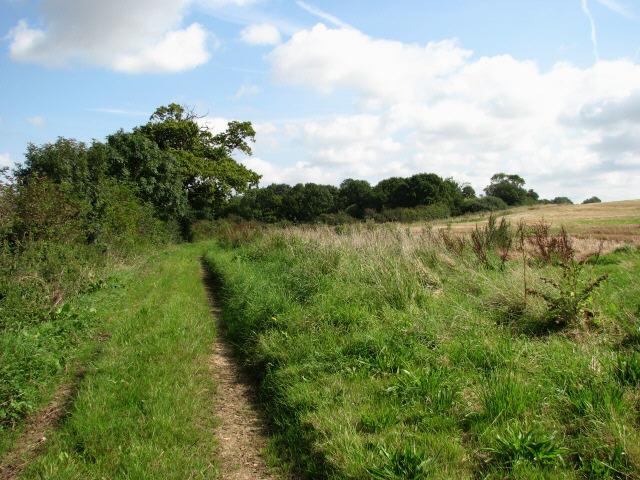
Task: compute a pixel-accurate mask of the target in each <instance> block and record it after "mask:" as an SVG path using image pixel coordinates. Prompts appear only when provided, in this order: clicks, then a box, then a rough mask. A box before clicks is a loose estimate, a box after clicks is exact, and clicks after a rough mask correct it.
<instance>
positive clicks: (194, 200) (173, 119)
mask: <svg viewBox="0 0 640 480" xmlns="http://www.w3.org/2000/svg"><path fill="white" fill-rule="evenodd" d="M197 118H198V117H197V116H196V115H195V114H193V113H192V112H188V111H186V110H185V108H184V107H182V106H181V105H178V104H175V103H171V104H169V105H168V106H163V107H160V108H158V109H156V111H155V112H154V113H153V115H151V117H150V118H149V122H148V123H147V124H145V125H142V126H140V127H137V128H136V129H134V131H135V132H136V133H140V134H142V135H145V136H146V137H147V138H149V139H151V140H153V141H154V142H155V143H156V144H157V145H158V147H159V148H160V149H162V150H164V151H167V152H169V153H171V154H172V155H173V156H174V157H175V158H176V159H177V163H178V165H179V167H180V172H181V174H182V181H183V188H184V190H185V191H186V192H187V195H188V201H189V204H190V206H191V208H192V209H193V210H196V211H199V212H200V214H201V215H204V216H208V215H210V214H211V213H215V212H216V211H219V210H220V209H221V208H222V207H223V206H224V205H225V204H226V203H227V202H228V201H229V199H230V198H231V197H232V196H233V195H236V194H242V193H244V192H247V191H249V190H250V189H251V188H253V187H256V186H257V185H258V182H259V180H260V175H258V174H257V173H256V172H254V171H252V170H249V169H248V168H246V167H245V166H244V165H242V164H240V163H238V162H237V161H236V160H234V159H233V158H232V157H231V155H232V154H233V152H235V151H236V150H239V151H241V152H243V153H245V154H247V155H251V153H252V151H251V147H250V145H249V142H253V141H255V130H254V129H253V127H252V126H251V122H236V121H234V122H229V124H228V126H227V130H226V131H224V132H222V133H219V134H217V135H213V134H212V133H211V132H210V131H209V130H207V129H206V128H201V127H200V126H199V125H198V124H197V122H196V120H197Z"/></svg>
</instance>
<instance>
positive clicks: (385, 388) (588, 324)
mask: <svg viewBox="0 0 640 480" xmlns="http://www.w3.org/2000/svg"><path fill="white" fill-rule="evenodd" d="M233 233H234V235H233V238H227V239H226V240H225V241H223V242H221V243H220V244H219V245H218V246H216V247H212V249H211V251H210V252H209V254H208V255H207V256H206V260H207V263H208V266H209V268H210V269H211V270H212V272H214V273H215V274H216V275H217V277H218V279H219V282H220V285H221V292H220V294H221V295H220V299H221V302H222V306H223V318H224V321H225V322H226V324H227V326H228V329H229V336H230V339H231V340H232V341H233V342H234V343H236V344H237V346H238V348H239V351H240V352H241V355H242V356H243V358H244V359H245V361H246V362H247V364H248V365H249V366H250V367H251V368H252V369H253V370H254V371H255V372H256V375H257V376H258V378H259V379H260V382H261V393H262V396H263V399H264V400H265V402H266V404H267V405H268V412H269V415H270V416H271V418H272V419H273V422H274V424H275V426H276V437H275V440H274V448H275V449H276V450H277V451H278V452H279V455H280V456H281V459H283V461H288V462H290V463H291V465H292V466H293V467H294V468H296V469H298V470H299V471H300V472H302V473H304V475H305V476H307V477H309V478H336V479H338V478H349V479H365V478H378V479H404V478H415V479H418V478H442V479H449V478H469V479H470V478H494V479H501V478H506V477H509V478H520V479H525V478H526V479H529V478H558V479H560V478H563V479H564V478H629V479H630V478H637V477H638V475H640V448H639V447H638V445H640V429H639V427H638V417H639V413H638V405H639V398H640V390H639V382H640V353H639V352H638V350H639V349H640V330H638V329H639V327H640V320H639V318H638V316H639V312H640V304H639V303H638V299H637V295H636V292H637V290H636V286H637V284H638V281H639V280H640V252H639V251H638V249H637V248H635V247H629V248H625V249H622V250H619V251H617V252H615V253H610V254H607V255H605V256H603V257H600V259H599V261H598V262H597V263H595V264H593V263H594V262H593V260H592V261H590V262H589V263H587V264H584V265H583V266H581V267H579V268H578V270H579V271H577V274H576V275H577V278H576V279H575V280H576V281H577V284H576V287H577V292H578V296H579V297H580V301H579V302H577V303H576V302H574V303H572V302H573V300H572V298H574V296H572V295H571V293H570V291H569V290H567V289H564V290H563V292H564V293H559V292H558V291H557V289H555V288H554V287H553V286H552V284H551V283H550V281H553V282H555V283H557V284H559V285H561V286H562V285H564V283H563V282H566V278H565V277H564V273H565V270H563V268H561V267H560V266H558V265H557V262H544V261H542V260H538V259H537V258H536V257H535V255H533V252H532V253H531V255H530V257H529V258H528V260H527V262H526V263H527V265H526V266H525V267H524V270H523V263H522V260H518V256H517V255H512V257H510V258H509V259H508V260H507V261H506V263H504V264H503V265H502V264H501V261H500V259H499V258H498V257H497V254H496V253H490V254H489V257H490V258H489V261H488V263H484V262H481V261H479V260H478V257H477V256H476V255H474V254H473V251H472V249H471V247H470V246H469V245H468V244H467V245H466V246H464V247H463V248H462V249H457V248H456V246H455V245H448V246H447V244H446V243H447V242H445V241H444V240H443V238H442V237H439V236H436V235H434V234H431V233H429V232H428V231H424V232H417V231H415V229H414V230H413V231H408V230H406V229H404V228H401V227H378V228H367V227H362V228H360V227H346V228H345V227H343V228H336V229H330V228H309V229H304V228H300V229H288V230H281V231H269V232H262V233H260V232H245V234H242V232H233ZM251 237H253V238H251ZM523 274H524V275H523ZM604 274H608V279H607V280H605V281H601V282H600V283H599V284H598V285H597V286H593V287H592V290H591V291H590V292H587V293H584V292H585V291H586V290H587V289H589V286H590V285H591V284H592V283H594V282H595V279H597V278H599V277H600V276H602V275H604ZM542 277H544V278H546V279H547V281H543V280H542V279H541V278H542ZM524 281H526V282H527V286H526V289H528V290H530V293H528V294H527V295H525V286H524ZM531 292H537V293H538V294H536V293H531ZM583 293H584V295H582V294H583ZM540 294H542V295H540ZM544 296H546V297H547V300H545V299H544ZM567 305H568V306H567ZM562 308H567V309H569V310H570V312H569V313H570V314H567V315H566V316H565V314H564V313H562V314H561V313H559V312H560V310H561V309H562ZM565 313H566V312H565Z"/></svg>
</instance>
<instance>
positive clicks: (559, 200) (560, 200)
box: [551, 197, 573, 205]
mask: <svg viewBox="0 0 640 480" xmlns="http://www.w3.org/2000/svg"><path fill="white" fill-rule="evenodd" d="M551 203H553V204H554V205H573V202H572V201H571V199H570V198H567V197H555V198H554V199H553V200H551Z"/></svg>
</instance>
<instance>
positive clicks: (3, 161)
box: [0, 153, 14, 168]
mask: <svg viewBox="0 0 640 480" xmlns="http://www.w3.org/2000/svg"><path fill="white" fill-rule="evenodd" d="M13 165H14V162H13V160H11V155H9V154H8V153H0V168H2V167H12V166H13Z"/></svg>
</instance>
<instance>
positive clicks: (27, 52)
mask: <svg viewBox="0 0 640 480" xmlns="http://www.w3.org/2000/svg"><path fill="white" fill-rule="evenodd" d="M192 3H194V0H137V1H135V2H129V1H127V0H111V1H109V2H103V1H99V0H85V1H83V2H77V1H74V0H42V1H41V2H40V13H41V20H42V26H32V25H30V24H29V23H28V22H27V21H26V20H24V19H23V20H20V21H19V22H18V23H17V25H16V26H15V27H14V28H13V29H11V31H10V32H9V35H8V39H9V41H10V45H9V54H10V56H11V58H12V59H14V60H17V61H22V62H30V63H37V64H40V65H45V66H49V67H64V66H69V65H72V64H74V63H76V62H82V63H87V64H90V65H94V66H101V67H107V68H111V69H114V70H117V71H122V72H126V73H143V72H152V73H159V72H177V71H182V70H188V69H191V68H194V67H197V66H198V65H201V64H203V63H205V62H207V61H208V60H209V58H210V53H209V51H208V43H210V42H208V37H209V35H208V34H207V32H206V31H205V30H204V28H203V27H202V26H201V25H199V24H197V23H194V24H191V25H189V26H187V27H184V28H183V27H182V22H183V19H184V16H185V14H186V12H187V9H188V7H189V6H190V5H191V4H192Z"/></svg>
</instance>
